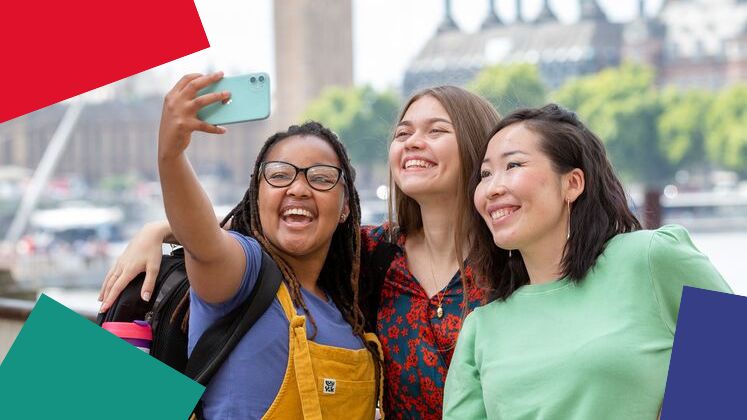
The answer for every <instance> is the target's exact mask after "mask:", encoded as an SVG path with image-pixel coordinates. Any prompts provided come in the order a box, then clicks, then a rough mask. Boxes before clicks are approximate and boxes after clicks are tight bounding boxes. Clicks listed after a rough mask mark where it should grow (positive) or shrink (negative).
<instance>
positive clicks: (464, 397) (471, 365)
mask: <svg viewBox="0 0 747 420" xmlns="http://www.w3.org/2000/svg"><path fill="white" fill-rule="evenodd" d="M475 315H476V313H475V312H472V313H471V314H469V315H468V316H467V318H466V319H465V320H464V323H463V325H462V330H461V331H460V332H459V339H458V340H457V344H456V348H455V350H454V357H453V358H452V360H451V365H450V366H449V372H448V374H447V377H446V387H445V390H444V415H443V418H444V419H460V420H461V419H485V418H487V413H486V412H485V404H484V401H483V394H482V384H481V382H480V369H479V366H478V363H479V360H478V357H477V351H476V350H477V349H476V347H475V344H476V339H475V338H476V335H477V334H476V333H477V331H476V325H475Z"/></svg>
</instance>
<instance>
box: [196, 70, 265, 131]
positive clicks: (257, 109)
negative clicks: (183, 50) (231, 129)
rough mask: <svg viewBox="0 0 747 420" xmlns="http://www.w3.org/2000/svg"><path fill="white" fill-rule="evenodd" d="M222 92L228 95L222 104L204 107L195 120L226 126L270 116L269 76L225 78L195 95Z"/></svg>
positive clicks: (217, 103) (253, 74) (258, 74)
mask: <svg viewBox="0 0 747 420" xmlns="http://www.w3.org/2000/svg"><path fill="white" fill-rule="evenodd" d="M222 91H228V92H230V93H231V98H230V99H229V100H228V101H226V102H225V103H223V102H216V103H212V104H210V105H207V106H205V107H204V108H202V109H201V110H200V111H198V112H197V118H199V119H201V120H202V121H205V122H207V123H210V124H213V125H226V124H235V123H240V122H246V121H255V120H263V119H265V118H267V117H269V116H270V76H269V75H268V74H267V73H250V74H245V75H241V76H232V77H224V78H222V79H221V80H219V81H218V82H216V83H213V84H211V85H210V86H208V87H206V88H204V89H202V90H200V91H199V92H197V96H201V95H204V94H207V93H212V92H222Z"/></svg>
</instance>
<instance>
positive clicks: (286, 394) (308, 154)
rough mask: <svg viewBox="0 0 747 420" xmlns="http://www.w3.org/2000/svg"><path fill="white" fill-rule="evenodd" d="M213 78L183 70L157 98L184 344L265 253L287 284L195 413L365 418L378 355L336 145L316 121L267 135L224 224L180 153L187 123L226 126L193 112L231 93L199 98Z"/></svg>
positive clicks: (208, 128)
mask: <svg viewBox="0 0 747 420" xmlns="http://www.w3.org/2000/svg"><path fill="white" fill-rule="evenodd" d="M220 77H222V75H221V74H220V73H216V74H212V75H209V76H202V75H188V76H185V77H184V78H182V79H181V80H180V81H179V82H178V83H177V84H176V86H175V87H174V88H173V89H172V90H171V91H170V92H169V93H168V95H167V96H166V99H165V101H164V108H163V114H162V117H161V128H160V132H159V137H158V169H159V173H160V177H161V186H162V189H163V199H164V206H165V209H166V215H167V218H168V221H169V223H170V225H171V228H172V230H173V234H174V236H175V237H176V238H177V239H178V240H179V242H180V243H181V244H182V245H183V246H184V249H185V262H186V270H187V275H188V278H189V282H190V299H191V300H190V317H189V335H188V339H189V346H188V348H189V351H190V352H191V351H192V349H193V347H194V345H195V343H196V342H197V340H198V339H199V338H200V336H201V334H202V333H203V332H204V331H205V330H206V329H207V328H208V327H209V326H210V325H212V324H213V323H215V322H216V321H218V320H219V319H220V318H221V317H223V316H224V315H226V314H228V313H230V312H231V311H233V310H234V309H235V308H237V307H238V306H240V305H241V304H242V303H243V302H244V301H245V300H246V299H247V298H248V296H249V294H250V293H251V291H252V288H253V286H254V285H255V283H256V281H257V277H258V273H259V270H260V266H261V261H262V250H264V251H265V252H267V253H268V254H269V255H270V256H271V257H272V260H273V261H274V263H275V264H277V265H278V267H279V268H280V271H281V272H282V274H283V277H284V281H283V282H282V284H281V286H280V289H279V291H278V293H277V297H276V299H275V301H274V302H273V303H272V305H271V306H270V308H269V309H268V310H267V311H266V312H265V313H264V314H263V315H262V316H261V317H260V318H259V319H258V320H257V322H256V323H255V324H254V326H253V327H252V328H251V330H249V332H247V333H246V335H245V336H244V337H243V338H242V339H241V340H240V342H239V343H238V345H237V346H236V348H235V349H234V350H233V352H232V353H231V354H230V355H229V356H228V358H227V360H226V361H225V363H224V364H223V365H222V366H221V367H220V369H219V371H218V372H217V374H216V375H215V377H214V378H213V379H212V381H211V382H210V384H209V385H208V387H207V389H206V392H205V394H204V396H203V398H202V402H203V413H204V417H205V418H208V419H242V420H243V419H258V418H266V419H275V418H277V419H281V418H282V419H288V418H319V419H321V418H343V417H344V418H350V419H366V420H369V419H372V418H373V417H374V413H375V408H376V403H377V397H376V396H377V393H378V389H379V383H377V382H376V378H380V376H381V375H380V354H379V347H378V341H377V340H376V337H375V336H374V335H373V334H370V333H365V332H364V320H363V315H362V312H361V310H360V308H359V306H358V303H357V300H356V296H357V294H358V265H359V258H360V207H359V202H358V194H357V192H356V190H355V187H354V185H353V181H354V178H355V175H354V172H353V170H352V168H351V167H350V162H349V160H348V157H347V154H346V152H345V149H344V147H343V146H342V144H341V143H340V142H339V141H338V139H337V137H336V136H335V135H334V133H332V132H331V131H329V130H328V129H326V128H324V127H322V126H321V125H320V124H317V123H313V122H311V123H306V124H304V125H302V126H291V127H290V128H289V129H288V131H284V132H279V133H277V134H275V135H273V136H272V137H270V138H269V139H268V140H267V142H265V144H264V146H263V148H262V150H261V151H260V152H259V155H258V156H257V162H256V164H255V167H254V171H253V174H252V179H251V181H250V185H249V188H248V190H247V191H246V194H245V196H244V199H243V200H242V201H241V202H240V203H239V204H238V205H237V206H236V207H235V208H234V209H233V210H232V211H231V212H230V214H229V215H228V216H227V218H226V220H224V222H223V223H222V224H221V225H225V222H226V221H227V220H228V219H230V220H231V226H230V230H224V229H222V228H221V226H219V225H218V224H217V223H215V215H214V213H213V207H212V205H211V203H210V201H209V199H208V197H207V195H206V194H205V192H204V190H203V189H202V187H201V186H200V183H199V181H198V179H197V177H196V176H195V173H194V172H193V171H192V168H191V166H190V163H189V161H188V159H187V156H186V154H185V151H186V149H187V147H188V146H189V143H190V140H191V134H192V132H194V131H203V132H207V133H213V134H222V133H224V132H225V129H224V128H222V127H216V126H212V125H209V124H206V123H204V122H202V121H200V120H199V119H197V116H196V113H197V111H198V110H199V109H200V108H201V107H203V106H205V105H208V104H210V103H214V102H217V101H221V100H226V99H227V98H228V94H227V93H226V92H222V93H211V94H206V95H203V96H196V95H197V92H198V91H199V90H200V89H202V88H204V87H206V86H207V85H209V84H211V83H214V82H215V81H217V80H219V79H220ZM330 378H331V379H330ZM330 380H331V381H333V382H334V383H333V384H332V385H330V383H329V381H330ZM330 386H331V388H330ZM330 389H331V391H330Z"/></svg>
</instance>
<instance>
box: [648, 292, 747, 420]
mask: <svg viewBox="0 0 747 420" xmlns="http://www.w3.org/2000/svg"><path fill="white" fill-rule="evenodd" d="M661 418H662V419H664V420H675V419H677V420H680V419H747V297H744V296H736V295H731V294H727V293H720V292H712V291H709V290H702V289H696V288H692V287H685V288H684V290H683V292H682V301H681V304H680V311H679V317H678V319H677V330H676V333H675V336H674V348H673V349H672V359H671V362H670V364H669V376H668V377H667V388H666V392H665V394H664V405H663V410H662V415H661Z"/></svg>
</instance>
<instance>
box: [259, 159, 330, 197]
mask: <svg viewBox="0 0 747 420" xmlns="http://www.w3.org/2000/svg"><path fill="white" fill-rule="evenodd" d="M260 171H262V176H263V177H264V178H265V181H267V183H268V184H270V185H271V186H273V187H276V188H283V187H287V186H289V185H290V184H292V183H293V181H295V180H296V177H297V176H298V173H299V172H303V174H304V176H305V177H306V182H308V183H309V186H310V187H311V188H313V189H315V190H317V191H329V190H331V189H332V188H334V187H335V185H337V183H338V182H339V181H340V178H341V177H342V169H340V168H338V167H337V166H332V165H312V166H309V167H308V168H299V167H298V166H296V165H294V164H292V163H288V162H282V161H279V160H273V161H269V162H262V166H260Z"/></svg>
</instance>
